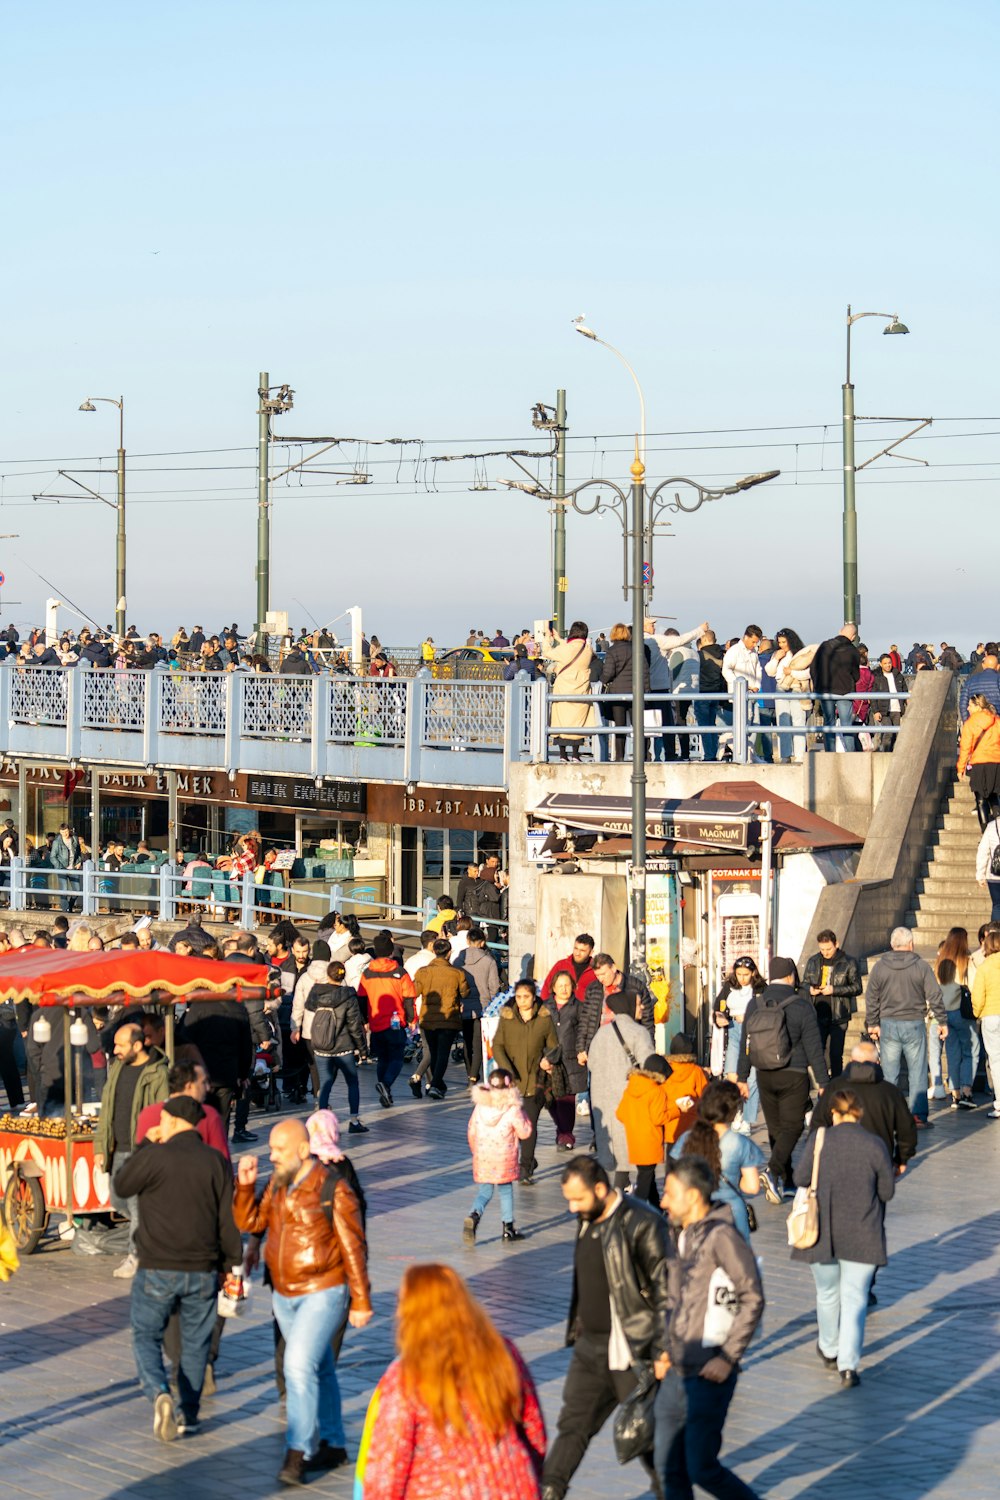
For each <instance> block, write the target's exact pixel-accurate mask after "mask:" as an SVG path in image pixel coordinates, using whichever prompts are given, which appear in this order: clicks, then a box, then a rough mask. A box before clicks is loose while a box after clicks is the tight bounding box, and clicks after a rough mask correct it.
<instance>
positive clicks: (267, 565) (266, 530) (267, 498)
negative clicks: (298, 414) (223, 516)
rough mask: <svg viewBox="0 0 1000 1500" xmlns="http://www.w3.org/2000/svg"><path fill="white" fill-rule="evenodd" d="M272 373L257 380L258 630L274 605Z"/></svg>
mask: <svg viewBox="0 0 1000 1500" xmlns="http://www.w3.org/2000/svg"><path fill="white" fill-rule="evenodd" d="M269 380H270V376H269V375H268V373H267V371H266V370H261V372H260V376H259V378H258V382H257V396H258V406H257V572H256V578H257V622H256V623H257V633H258V635H259V634H261V633H262V632H263V630H264V626H265V623H266V621H267V612H268V610H269V609H270V607H271V493H270V477H269V474H268V470H269V467H270V444H271V408H270V406H269V405H268V399H267V398H268V394H269V384H268V382H269Z"/></svg>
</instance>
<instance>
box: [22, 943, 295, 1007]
mask: <svg viewBox="0 0 1000 1500" xmlns="http://www.w3.org/2000/svg"><path fill="white" fill-rule="evenodd" d="M267 972H268V971H267V967H266V965H264V964H244V963H239V964H235V963H232V964H231V963H221V962H219V961H218V960H214V959H210V958H196V957H194V956H193V955H191V956H188V955H186V954H179V953H164V952H161V951H160V950H159V949H154V950H152V951H151V952H148V953H144V952H141V951H137V950H135V949H131V950H127V951H126V950H112V951H111V952H109V953H67V952H58V951H56V952H53V950H52V949H51V948H18V949H15V950H14V951H13V952H11V953H7V954H4V955H3V957H2V958H0V1000H14V1001H18V1000H27V1001H30V1002H31V1003H32V1004H33V1005H81V1004H92V1005H107V1004H123V1003H127V1002H128V1001H130V1000H154V1001H173V1000H223V999H229V1000H247V999H255V998H260V997H262V996H265V995H266V994H267V992H268V979H267Z"/></svg>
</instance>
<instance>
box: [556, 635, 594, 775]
mask: <svg viewBox="0 0 1000 1500" xmlns="http://www.w3.org/2000/svg"><path fill="white" fill-rule="evenodd" d="M589 636H590V631H589V630H588V629H587V626H586V624H585V623H584V621H583V620H574V621H573V624H572V625H571V626H570V628H569V635H568V636H567V637H566V639H565V640H562V639H560V637H559V636H558V635H556V633H555V631H553V632H552V636H551V641H552V643H553V644H552V645H551V646H550V647H549V651H548V658H549V662H550V664H551V668H552V671H551V674H550V679H549V680H550V685H551V688H552V692H553V694H554V695H557V694H560V693H565V694H566V695H567V696H573V697H576V696H581V697H582V696H584V695H586V696H587V697H588V698H589V696H590V663H591V661H592V660H593V656H594V653H593V651H591V649H590V640H589ZM594 722H595V721H594V705H593V704H592V703H589V702H588V703H553V705H552V712H551V716H550V719H549V723H550V724H551V726H552V728H553V729H560V730H563V729H575V730H576V731H577V732H576V733H575V734H560V735H559V736H558V737H557V739H556V744H557V745H558V746H559V758H560V759H561V760H579V759H580V742H581V740H582V739H583V737H584V733H585V732H586V731H587V730H589V729H591V728H592V727H593V725H594ZM581 731H583V732H581Z"/></svg>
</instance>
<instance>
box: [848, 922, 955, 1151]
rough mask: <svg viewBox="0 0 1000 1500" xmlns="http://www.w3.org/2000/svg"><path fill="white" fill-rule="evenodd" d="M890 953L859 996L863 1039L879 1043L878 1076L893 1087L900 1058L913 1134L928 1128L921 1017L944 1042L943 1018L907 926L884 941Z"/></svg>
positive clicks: (936, 990)
mask: <svg viewBox="0 0 1000 1500" xmlns="http://www.w3.org/2000/svg"><path fill="white" fill-rule="evenodd" d="M889 947H890V949H891V950H892V951H891V952H889V953H887V954H886V955H885V956H884V957H883V958H880V959H879V961H878V963H877V964H876V965H875V967H874V969H872V971H871V973H870V974H869V976H868V989H867V991H866V992H865V1017H866V1024H867V1027H868V1035H869V1036H870V1037H871V1038H872V1039H873V1040H874V1041H877V1042H878V1044H879V1050H880V1052H881V1055H882V1073H883V1076H884V1077H885V1078H886V1079H887V1081H888V1082H889V1083H898V1082H899V1066H900V1061H901V1059H902V1058H904V1057H905V1058H906V1075H907V1098H906V1102H907V1104H908V1105H909V1107H910V1113H911V1114H912V1115H913V1118H914V1120H915V1121H916V1124H917V1128H918V1130H929V1129H931V1128H932V1127H931V1126H930V1125H929V1124H928V1121H927V1013H928V1011H929V1012H930V1014H931V1016H932V1018H933V1021H934V1023H935V1024H936V1025H937V1028H938V1035H939V1036H940V1037H941V1040H942V1041H944V1039H945V1037H946V1036H947V1035H948V1017H947V1013H946V1011H945V1008H944V1001H943V1000H942V998H941V986H940V985H939V984H938V982H937V980H936V979H935V978H934V973H933V971H932V969H931V966H930V964H928V963H925V961H924V960H923V959H922V958H921V957H920V955H919V954H917V953H914V951H913V933H912V931H911V930H910V928H909V927H894V928H893V930H892V936H891V937H890V938H889Z"/></svg>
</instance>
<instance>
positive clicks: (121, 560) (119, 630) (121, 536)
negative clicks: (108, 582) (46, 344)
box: [79, 396, 126, 638]
mask: <svg viewBox="0 0 1000 1500" xmlns="http://www.w3.org/2000/svg"><path fill="white" fill-rule="evenodd" d="M95 401H106V402H107V404H108V405H109V406H117V408H118V526H117V530H116V532H115V632H116V634H117V635H118V636H119V638H123V637H124V635H125V606H126V597H125V397H124V396H119V397H118V399H117V401H116V400H115V398H114V396H88V397H87V399H86V401H81V402H80V407H79V409H80V411H96V410H97V407H96V406H95V405H94V402H95Z"/></svg>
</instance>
